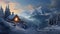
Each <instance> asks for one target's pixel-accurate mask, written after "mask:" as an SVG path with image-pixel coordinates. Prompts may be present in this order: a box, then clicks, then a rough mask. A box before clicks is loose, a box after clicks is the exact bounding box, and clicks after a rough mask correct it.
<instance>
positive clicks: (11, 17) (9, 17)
mask: <svg viewBox="0 0 60 34" xmlns="http://www.w3.org/2000/svg"><path fill="white" fill-rule="evenodd" d="M14 17H15V15H10V16H8V17H7V18H8V19H13V18H14Z"/></svg>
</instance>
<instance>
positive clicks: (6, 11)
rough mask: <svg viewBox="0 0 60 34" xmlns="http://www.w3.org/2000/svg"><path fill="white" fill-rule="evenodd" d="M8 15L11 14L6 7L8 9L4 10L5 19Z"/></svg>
mask: <svg viewBox="0 0 60 34" xmlns="http://www.w3.org/2000/svg"><path fill="white" fill-rule="evenodd" d="M9 15H11V13H10V9H9V5H8V7H6V10H5V18H7V17H8V16H9Z"/></svg>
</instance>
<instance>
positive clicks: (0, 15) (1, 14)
mask: <svg viewBox="0 0 60 34" xmlns="http://www.w3.org/2000/svg"><path fill="white" fill-rule="evenodd" d="M0 17H4V12H3V8H2V6H1V8H0Z"/></svg>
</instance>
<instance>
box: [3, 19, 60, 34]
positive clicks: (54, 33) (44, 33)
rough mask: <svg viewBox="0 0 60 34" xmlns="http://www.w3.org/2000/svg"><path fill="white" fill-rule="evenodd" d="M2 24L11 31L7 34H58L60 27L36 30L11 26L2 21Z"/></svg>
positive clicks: (11, 24) (59, 33)
mask: <svg viewBox="0 0 60 34" xmlns="http://www.w3.org/2000/svg"><path fill="white" fill-rule="evenodd" d="M2 22H4V24H5V25H6V26H8V27H10V30H11V31H10V32H9V34H60V26H57V25H56V26H50V27H45V28H43V29H40V30H39V29H38V30H36V29H34V28H33V27H31V28H28V29H24V28H21V27H20V26H18V25H16V26H13V25H14V24H13V23H9V22H6V21H4V20H3V19H2Z"/></svg>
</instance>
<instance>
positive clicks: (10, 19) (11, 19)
mask: <svg viewBox="0 0 60 34" xmlns="http://www.w3.org/2000/svg"><path fill="white" fill-rule="evenodd" d="M20 20H21V19H20V18H19V16H18V15H10V16H9V17H8V18H7V21H8V22H20Z"/></svg>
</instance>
